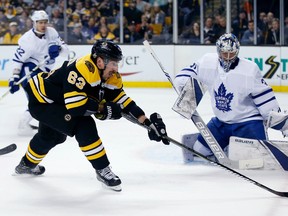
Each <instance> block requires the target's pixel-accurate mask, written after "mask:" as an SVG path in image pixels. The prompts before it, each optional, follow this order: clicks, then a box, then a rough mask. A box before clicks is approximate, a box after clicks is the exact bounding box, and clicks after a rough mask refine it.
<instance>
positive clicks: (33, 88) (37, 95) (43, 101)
mask: <svg viewBox="0 0 288 216" xmlns="http://www.w3.org/2000/svg"><path fill="white" fill-rule="evenodd" d="M34 79H37V78H36V77H35V78H33V80H32V81H30V82H29V84H30V87H31V90H32V92H33V94H34V95H35V97H36V98H37V100H38V101H39V102H40V103H46V101H45V100H44V99H43V98H42V96H41V95H40V94H39V92H38V89H37V88H36V86H35V83H34Z"/></svg>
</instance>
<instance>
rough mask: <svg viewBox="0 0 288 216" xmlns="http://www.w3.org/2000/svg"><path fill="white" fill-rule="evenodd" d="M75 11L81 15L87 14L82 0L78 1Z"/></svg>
mask: <svg viewBox="0 0 288 216" xmlns="http://www.w3.org/2000/svg"><path fill="white" fill-rule="evenodd" d="M73 13H77V14H78V15H79V16H80V15H82V14H85V8H84V7H83V3H82V1H78V2H77V3H76V8H75V10H74V11H73Z"/></svg>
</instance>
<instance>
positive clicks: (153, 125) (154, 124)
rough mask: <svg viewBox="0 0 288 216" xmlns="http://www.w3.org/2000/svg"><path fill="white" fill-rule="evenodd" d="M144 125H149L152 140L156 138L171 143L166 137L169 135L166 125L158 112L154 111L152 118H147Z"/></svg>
mask: <svg viewBox="0 0 288 216" xmlns="http://www.w3.org/2000/svg"><path fill="white" fill-rule="evenodd" d="M144 125H146V126H148V127H149V128H150V130H148V136H149V138H150V140H155V141H157V142H160V141H161V140H162V142H163V143H164V144H165V145H169V140H167V139H165V138H164V136H167V132H166V126H165V124H164V122H163V120H162V118H161V116H160V114H158V113H152V114H151V115H150V120H149V119H145V121H144Z"/></svg>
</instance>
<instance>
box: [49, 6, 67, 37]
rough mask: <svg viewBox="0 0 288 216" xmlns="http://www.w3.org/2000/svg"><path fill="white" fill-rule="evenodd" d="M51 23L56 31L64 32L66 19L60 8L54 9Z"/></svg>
mask: <svg viewBox="0 0 288 216" xmlns="http://www.w3.org/2000/svg"><path fill="white" fill-rule="evenodd" d="M50 23H51V24H52V25H53V27H54V28H55V29H56V31H58V32H59V31H60V32H61V31H62V32H63V31H64V17H63V14H61V12H60V10H59V8H54V9H53V10H52V14H51V20H50Z"/></svg>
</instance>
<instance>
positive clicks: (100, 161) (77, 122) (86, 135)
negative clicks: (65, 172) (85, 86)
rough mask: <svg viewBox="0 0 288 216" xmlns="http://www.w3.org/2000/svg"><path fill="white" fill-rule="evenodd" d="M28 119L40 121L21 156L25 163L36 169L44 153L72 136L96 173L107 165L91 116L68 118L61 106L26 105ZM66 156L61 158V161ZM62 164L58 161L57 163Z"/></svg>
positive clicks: (69, 116) (65, 156)
mask: <svg viewBox="0 0 288 216" xmlns="http://www.w3.org/2000/svg"><path fill="white" fill-rule="evenodd" d="M29 110H30V113H31V115H32V116H33V117H34V118H35V119H37V120H38V121H39V129H38V133H37V134H35V135H34V137H33V138H32V140H31V141H30V144H29V146H28V149H27V152H26V154H25V156H24V160H25V162H26V163H27V164H28V165H29V166H31V167H35V166H36V165H37V164H38V163H40V162H41V161H42V159H43V158H44V157H45V156H46V155H47V153H48V152H49V151H50V149H52V148H53V147H55V146H56V145H58V144H61V143H63V142H64V141H65V140H66V137H67V135H68V136H71V137H73V136H75V138H76V140H77V142H78V144H79V147H80V149H81V150H82V152H83V153H84V155H85V156H86V158H87V159H88V160H89V161H90V162H91V164H92V166H93V167H94V168H95V169H103V168H105V167H106V166H108V165H109V160H108V158H107V155H106V152H105V149H104V146H103V145H102V141H101V139H100V137H99V135H98V132H97V128H96V124H95V121H94V119H93V118H92V117H91V116H85V117H84V116H83V117H71V115H70V114H69V113H68V112H67V110H66V108H65V107H64V105H59V104H40V103H29ZM67 157H69V153H67V154H65V155H63V161H64V160H65V158H67ZM60 162H61V161H59V163H60Z"/></svg>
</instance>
